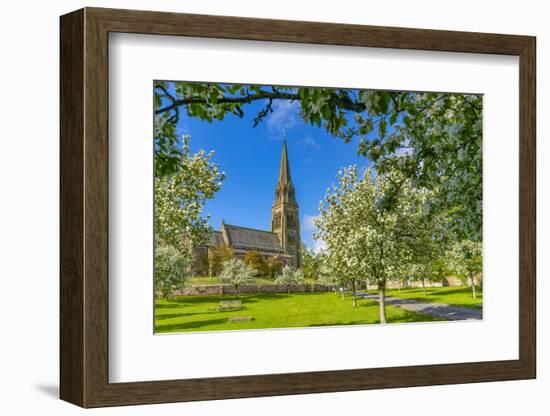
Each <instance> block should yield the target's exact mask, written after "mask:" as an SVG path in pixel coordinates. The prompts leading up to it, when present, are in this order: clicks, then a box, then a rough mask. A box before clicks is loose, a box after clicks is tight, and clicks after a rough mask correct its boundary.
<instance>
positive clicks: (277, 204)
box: [271, 137, 301, 267]
mask: <svg viewBox="0 0 550 416" xmlns="http://www.w3.org/2000/svg"><path fill="white" fill-rule="evenodd" d="M299 218H300V217H299V215H298V203H297V202H296V197H295V195H294V185H293V184H292V180H291V178H290V166H289V163H288V154H287V151H286V138H285V137H283V150H282V153H281V166H280V168H279V181H278V182H277V187H276V188H275V200H274V201H273V206H272V208H271V232H272V233H275V234H277V236H278V237H279V242H280V244H281V248H282V249H283V251H284V252H285V254H288V255H290V256H292V266H294V267H301V259H300V247H301V242H300V219H299Z"/></svg>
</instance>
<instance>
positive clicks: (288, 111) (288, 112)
mask: <svg viewBox="0 0 550 416" xmlns="http://www.w3.org/2000/svg"><path fill="white" fill-rule="evenodd" d="M272 108H273V112H272V113H269V115H268V116H267V118H266V119H265V122H266V125H267V128H268V130H270V131H271V132H272V133H276V134H280V133H282V132H283V130H284V129H290V128H292V127H294V126H295V125H296V124H298V117H299V114H298V111H299V108H300V105H299V103H298V101H288V100H277V101H273V107H272Z"/></svg>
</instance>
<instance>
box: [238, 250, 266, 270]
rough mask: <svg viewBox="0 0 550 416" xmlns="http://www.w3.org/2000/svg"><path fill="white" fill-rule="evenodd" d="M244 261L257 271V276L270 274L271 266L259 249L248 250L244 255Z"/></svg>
mask: <svg viewBox="0 0 550 416" xmlns="http://www.w3.org/2000/svg"><path fill="white" fill-rule="evenodd" d="M243 261H244V262H245V264H248V265H249V266H250V267H252V268H253V269H254V270H255V271H256V276H268V275H269V266H268V265H267V263H266V261H265V259H264V258H263V256H262V255H261V254H260V253H258V252H257V251H254V250H250V251H247V252H246V254H245V255H244V258H243Z"/></svg>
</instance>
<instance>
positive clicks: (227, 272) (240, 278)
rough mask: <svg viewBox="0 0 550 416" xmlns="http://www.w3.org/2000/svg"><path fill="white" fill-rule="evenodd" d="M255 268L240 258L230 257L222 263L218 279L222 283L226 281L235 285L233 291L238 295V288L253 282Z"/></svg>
mask: <svg viewBox="0 0 550 416" xmlns="http://www.w3.org/2000/svg"><path fill="white" fill-rule="evenodd" d="M254 274H255V270H254V269H253V268H252V267H250V266H249V265H247V264H245V263H244V262H243V261H242V260H241V259H238V258H232V259H229V260H227V261H226V262H224V263H223V268H222V272H221V273H220V280H221V281H222V283H228V284H231V285H233V286H234V287H235V292H236V293H237V296H239V288H240V287H241V286H242V285H246V284H249V283H254V280H255V278H254Z"/></svg>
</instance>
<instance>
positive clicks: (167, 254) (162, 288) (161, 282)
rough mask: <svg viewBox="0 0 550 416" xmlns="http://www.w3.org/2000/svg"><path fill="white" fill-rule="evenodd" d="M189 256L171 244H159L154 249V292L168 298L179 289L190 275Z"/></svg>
mask: <svg viewBox="0 0 550 416" xmlns="http://www.w3.org/2000/svg"><path fill="white" fill-rule="evenodd" d="M190 266H191V256H190V255H189V254H187V253H182V252H180V251H179V250H178V249H176V248H175V247H173V246H171V245H160V246H157V248H156V250H155V292H156V293H157V294H160V295H161V296H162V297H163V298H165V299H168V298H169V297H170V296H171V295H172V293H173V292H174V291H175V290H178V289H181V288H182V287H183V286H184V285H185V282H186V281H187V279H188V278H189V277H190V273H189V271H190Z"/></svg>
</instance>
